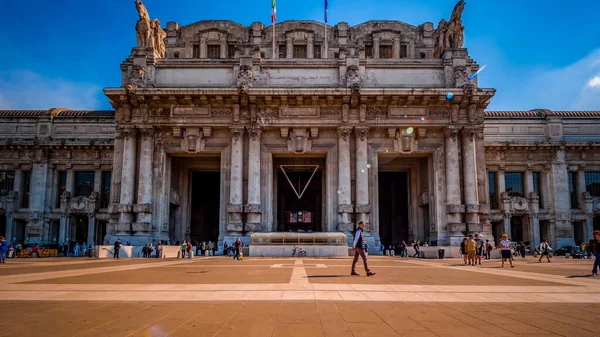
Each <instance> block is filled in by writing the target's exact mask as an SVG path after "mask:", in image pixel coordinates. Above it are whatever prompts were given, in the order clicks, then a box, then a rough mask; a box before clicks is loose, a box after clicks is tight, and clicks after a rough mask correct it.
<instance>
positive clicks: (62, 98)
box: [0, 70, 102, 110]
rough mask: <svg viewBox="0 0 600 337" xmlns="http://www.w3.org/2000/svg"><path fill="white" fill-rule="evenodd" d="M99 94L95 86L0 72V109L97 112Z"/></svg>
mask: <svg viewBox="0 0 600 337" xmlns="http://www.w3.org/2000/svg"><path fill="white" fill-rule="evenodd" d="M101 92H102V88H101V87H100V86H98V85H95V84H91V83H81V82H74V81H68V80H65V79H62V78H50V77H46V76H43V75H41V74H38V73H35V72H32V71H29V70H13V71H7V72H0V109H14V110H46V109H50V108H67V109H73V110H87V109H90V110H94V109H100V108H101V107H102V102H101V97H102V96H101Z"/></svg>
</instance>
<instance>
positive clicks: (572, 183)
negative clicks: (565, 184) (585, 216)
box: [569, 172, 579, 208]
mask: <svg viewBox="0 0 600 337" xmlns="http://www.w3.org/2000/svg"><path fill="white" fill-rule="evenodd" d="M569 193H570V194H571V208H579V198H577V172H569Z"/></svg>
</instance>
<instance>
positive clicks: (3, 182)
mask: <svg viewBox="0 0 600 337" xmlns="http://www.w3.org/2000/svg"><path fill="white" fill-rule="evenodd" d="M14 185H15V172H14V171H0V196H7V195H8V193H9V192H10V191H13V190H14Z"/></svg>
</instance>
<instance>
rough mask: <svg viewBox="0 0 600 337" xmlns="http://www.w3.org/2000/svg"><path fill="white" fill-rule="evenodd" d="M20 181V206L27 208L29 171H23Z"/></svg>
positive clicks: (29, 181) (29, 184)
mask: <svg viewBox="0 0 600 337" xmlns="http://www.w3.org/2000/svg"><path fill="white" fill-rule="evenodd" d="M22 177H23V178H22V179H23V181H22V182H21V207H23V208H29V192H30V191H29V189H30V188H31V171H23V175H22Z"/></svg>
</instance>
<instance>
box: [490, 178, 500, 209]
mask: <svg viewBox="0 0 600 337" xmlns="http://www.w3.org/2000/svg"><path fill="white" fill-rule="evenodd" d="M488 181H489V184H490V186H489V188H490V208H491V209H498V191H497V184H498V183H497V182H496V172H488Z"/></svg>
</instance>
